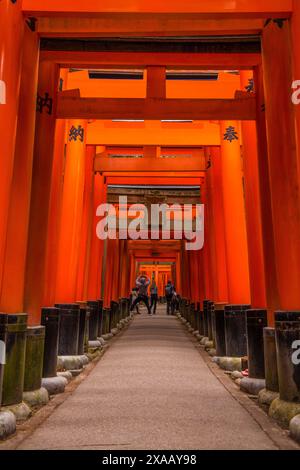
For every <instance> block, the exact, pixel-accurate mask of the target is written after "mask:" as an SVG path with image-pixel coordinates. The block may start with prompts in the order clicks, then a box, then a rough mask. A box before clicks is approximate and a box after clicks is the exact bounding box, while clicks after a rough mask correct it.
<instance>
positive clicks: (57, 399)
mask: <svg viewBox="0 0 300 470" xmlns="http://www.w3.org/2000/svg"><path fill="white" fill-rule="evenodd" d="M133 320H134V317H132V318H131V319H130V320H129V322H128V324H126V325H125V327H124V328H122V330H120V331H119V333H118V334H117V335H116V336H114V337H113V338H112V339H111V340H109V341H108V342H107V344H106V345H105V346H104V347H103V348H102V349H101V351H100V352H99V353H98V355H97V356H96V357H95V358H94V359H92V361H91V362H90V363H89V364H88V365H87V366H86V367H85V368H84V369H83V371H82V372H81V373H80V374H79V375H78V376H77V377H74V378H73V379H72V380H71V381H70V382H69V383H68V384H67V385H66V388H65V391H64V393H61V394H58V395H53V396H51V397H50V401H49V403H48V404H47V405H45V406H43V407H41V408H39V409H38V410H37V411H35V412H33V414H32V416H31V417H30V418H28V419H27V420H26V421H25V422H23V423H21V424H17V431H16V433H15V434H13V435H12V436H10V437H9V438H8V439H6V440H5V441H0V451H1V450H16V449H17V448H18V447H19V446H20V444H21V443H22V442H23V441H24V440H25V439H27V438H28V437H29V436H30V435H31V434H32V433H33V432H34V431H35V430H36V429H37V428H38V427H39V426H40V425H41V424H42V423H44V421H46V419H47V418H48V417H49V416H50V415H51V414H52V413H53V412H54V411H55V410H56V409H57V408H58V407H59V406H60V405H62V404H63V403H64V402H65V401H66V400H67V399H68V398H69V397H70V396H71V395H72V394H73V392H74V391H75V390H76V389H77V387H79V385H80V384H81V383H82V382H83V381H84V380H85V379H86V378H87V377H88V376H89V375H90V374H91V372H92V371H93V370H94V368H95V367H96V366H97V364H98V363H99V361H101V359H102V357H103V356H104V354H105V353H106V351H107V350H108V349H109V348H110V347H111V346H112V345H113V344H114V343H115V342H116V341H118V339H120V337H121V336H122V335H123V334H124V333H125V331H126V330H127V329H128V328H129V326H130V324H131V323H132V321H133Z"/></svg>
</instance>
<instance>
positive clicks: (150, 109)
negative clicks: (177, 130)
mask: <svg viewBox="0 0 300 470" xmlns="http://www.w3.org/2000/svg"><path fill="white" fill-rule="evenodd" d="M56 117H57V118H58V119H104V120H105V119H107V120H110V119H145V120H156V119H158V120H160V119H165V120H174V119H192V120H200V121H201V120H248V121H251V120H255V119H256V101H255V97H249V98H246V99H226V100H222V99H216V100H213V99H203V100H201V99H199V100H198V99H155V98H149V99H147V100H145V99H141V98H130V99H126V98H73V97H69V96H65V95H64V94H63V92H61V93H58V105H57V114H56Z"/></svg>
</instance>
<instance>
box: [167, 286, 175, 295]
mask: <svg viewBox="0 0 300 470" xmlns="http://www.w3.org/2000/svg"><path fill="white" fill-rule="evenodd" d="M173 292H174V287H173V286H172V285H171V284H168V285H167V286H166V296H167V297H171V295H173Z"/></svg>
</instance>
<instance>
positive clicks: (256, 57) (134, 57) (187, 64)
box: [40, 50, 261, 70]
mask: <svg viewBox="0 0 300 470" xmlns="http://www.w3.org/2000/svg"><path fill="white" fill-rule="evenodd" d="M40 58H41V61H43V60H46V61H50V62H55V63H57V64H59V65H60V66H61V67H63V68H72V67H77V68H86V69H93V68H96V67H101V68H105V67H107V68H120V67H126V68H130V67H131V68H136V67H137V66H138V67H147V66H162V67H164V66H168V67H172V68H174V69H176V68H181V69H182V68H185V69H187V68H188V69H193V68H194V69H199V68H201V70H211V69H214V70H236V69H251V68H253V67H255V66H257V65H260V64H261V54H260V53H258V52H253V53H247V54H242V53H228V54H223V53H213V54H212V53H203V54H202V53H201V54H185V53H181V52H172V53H168V52H157V53H153V52H111V51H110V52H104V51H101V52H99V51H98V52H89V51H84V52H80V51H64V50H42V51H41V53H40Z"/></svg>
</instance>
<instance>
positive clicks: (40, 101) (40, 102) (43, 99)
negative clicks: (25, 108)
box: [36, 93, 53, 116]
mask: <svg viewBox="0 0 300 470" xmlns="http://www.w3.org/2000/svg"><path fill="white" fill-rule="evenodd" d="M44 108H46V110H47V114H49V115H50V116H51V114H52V109H53V99H52V98H50V96H49V93H45V96H40V95H38V96H37V100H36V110H37V112H38V113H41V114H42V113H43V110H44Z"/></svg>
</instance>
